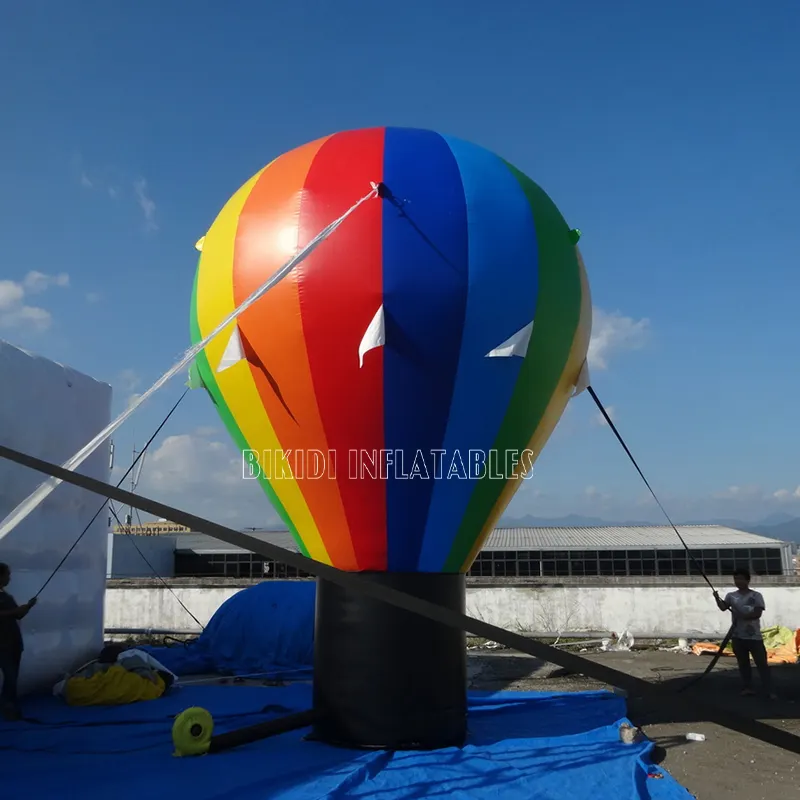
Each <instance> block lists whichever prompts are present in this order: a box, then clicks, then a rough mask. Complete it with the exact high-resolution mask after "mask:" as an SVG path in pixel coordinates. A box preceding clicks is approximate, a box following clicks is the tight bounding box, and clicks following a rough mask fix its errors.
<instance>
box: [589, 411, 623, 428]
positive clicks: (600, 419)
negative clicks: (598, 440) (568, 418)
mask: <svg viewBox="0 0 800 800" xmlns="http://www.w3.org/2000/svg"><path fill="white" fill-rule="evenodd" d="M606 414H608V416H609V418H610V419H611V421H612V422H613V423H616V422H617V412H616V409H615V408H614V406H609V407H608V408H607V409H606ZM592 423H593V424H595V425H599V426H600V427H601V428H602V427H603V426H606V427H608V423H607V422H606V418H605V417H604V416H603V415H602V414H601V413H600V412H599V411H598V412H597V413H596V414H595V415H594V416H593V417H592Z"/></svg>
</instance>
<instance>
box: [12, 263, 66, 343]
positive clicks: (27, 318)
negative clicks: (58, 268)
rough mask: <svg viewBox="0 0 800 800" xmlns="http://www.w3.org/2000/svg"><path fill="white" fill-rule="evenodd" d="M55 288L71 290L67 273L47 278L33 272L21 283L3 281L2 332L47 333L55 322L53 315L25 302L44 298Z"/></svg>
mask: <svg viewBox="0 0 800 800" xmlns="http://www.w3.org/2000/svg"><path fill="white" fill-rule="evenodd" d="M53 286H56V287H60V288H64V287H67V286H69V275H67V273H66V272H62V273H59V274H58V275H46V274H45V273H43V272H38V271H36V270H32V271H31V272H29V273H28V274H27V275H26V276H25V277H24V278H23V279H22V280H21V281H12V280H0V328H5V329H20V328H32V329H33V330H35V331H39V332H41V331H45V330H47V329H48V328H49V327H50V325H51V323H52V321H53V318H52V315H51V314H50V312H49V311H47V310H46V309H44V308H41V307H40V306H34V305H30V304H28V303H27V302H26V299H27V297H28V295H31V294H41V293H42V292H44V291H46V290H47V289H49V288H50V287H53Z"/></svg>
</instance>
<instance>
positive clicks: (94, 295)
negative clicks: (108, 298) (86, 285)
mask: <svg viewBox="0 0 800 800" xmlns="http://www.w3.org/2000/svg"><path fill="white" fill-rule="evenodd" d="M102 299H103V295H102V294H100V292H87V293H86V302H87V303H99V302H100V301H101V300H102Z"/></svg>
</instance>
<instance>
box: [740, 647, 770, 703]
mask: <svg viewBox="0 0 800 800" xmlns="http://www.w3.org/2000/svg"><path fill="white" fill-rule="evenodd" d="M731 644H732V645H733V654H734V655H735V656H736V660H737V661H738V662H739V674H740V675H741V676H742V681H743V682H744V685H745V688H747V689H749V688H750V687H751V685H752V683H753V671H752V669H751V668H750V656H751V655H752V656H753V661H755V662H756V669H757V670H758V674H759V676H760V678H761V685H762V686H763V687H764V689H766V690H767V691H768V692H771V691H772V678H771V677H770V674H769V664H767V648H766V647H764V642H763V641H762V640H760V639H758V640H757V639H732V640H731Z"/></svg>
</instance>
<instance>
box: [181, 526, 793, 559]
mask: <svg viewBox="0 0 800 800" xmlns="http://www.w3.org/2000/svg"><path fill="white" fill-rule="evenodd" d="M678 530H679V531H680V533H681V536H683V538H684V540H685V541H686V544H687V545H689V547H690V548H692V549H698V550H700V549H704V548H709V549H710V548H737V547H781V546H785V545H786V543H785V542H781V541H779V540H778V539H769V538H767V537H766V536H759V535H758V534H755V533H747V532H746V531H740V530H736V529H735V528H727V527H725V526H724V525H678ZM246 533H247V535H248V536H253V537H255V538H256V539H260V540H261V541H264V542H270V543H271V544H275V545H277V546H278V547H283V548H285V549H286V550H291V551H292V552H295V553H297V552H299V551H300V548H299V547H298V546H297V545H296V544H295V541H294V539H293V538H292V535H291V534H290V533H289V532H288V531H256V532H251V531H247V532H246ZM171 535H172V536H173V538H174V539H175V549H176V550H178V551H183V552H187V551H191V552H195V553H198V554H199V553H246V552H248V551H247V550H243V549H242V548H240V547H234V546H233V545H229V544H227V543H225V542H220V541H219V540H217V539H213V538H212V537H211V536H206V535H205V534H202V533H178V534H171ZM681 547H682V545H681V543H680V540H679V539H678V537H677V536H676V535H675V531H674V530H673V529H672V528H670V527H669V526H668V525H642V526H625V525H609V526H606V527H592V528H495V529H494V531H492V533H491V534H490V535H489V538H488V539H487V541H486V544H485V545H484V546H483V549H484V550H648V549H660V550H679V549H681Z"/></svg>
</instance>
